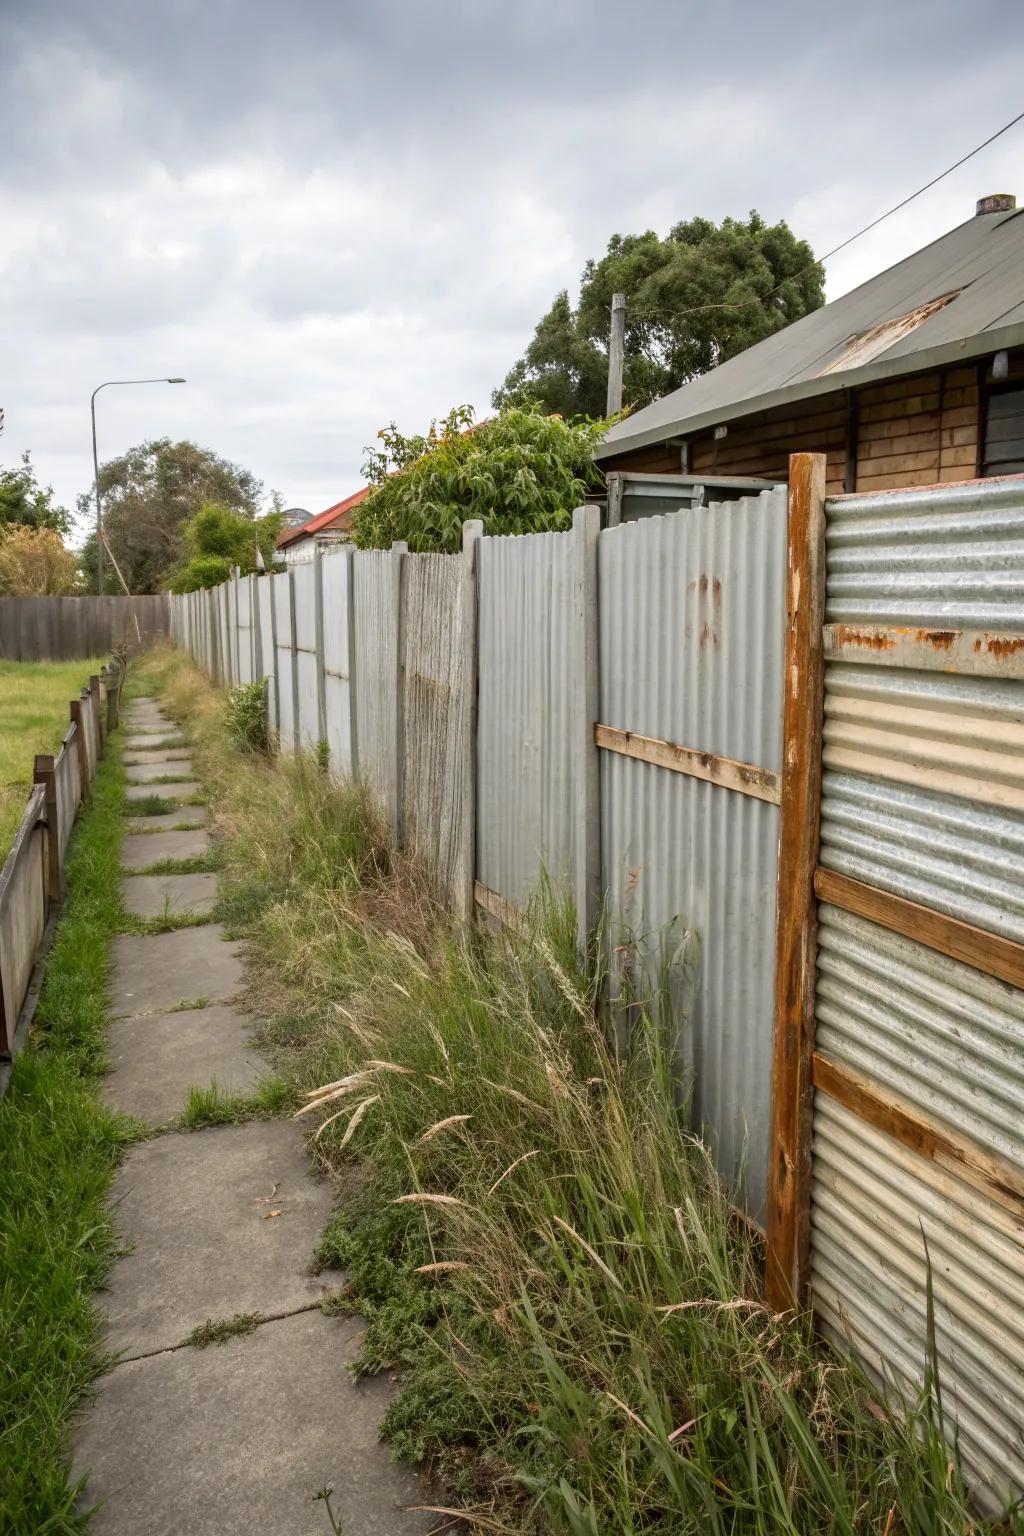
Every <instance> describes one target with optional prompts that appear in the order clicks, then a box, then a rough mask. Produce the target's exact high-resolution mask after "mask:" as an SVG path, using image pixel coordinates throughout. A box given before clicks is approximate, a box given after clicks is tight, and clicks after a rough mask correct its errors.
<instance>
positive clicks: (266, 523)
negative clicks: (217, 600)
mask: <svg viewBox="0 0 1024 1536" xmlns="http://www.w3.org/2000/svg"><path fill="white" fill-rule="evenodd" d="M283 526H284V515H283V513H281V512H278V511H274V512H267V513H265V514H264V516H263V517H257V518H255V519H254V518H251V517H248V516H247V515H246V514H245V513H244V512H233V511H232V510H231V508H230V507H224V506H218V505H217V504H216V502H208V503H207V505H206V506H204V507H200V509H199V511H198V512H197V513H196V515H195V517H193V518H190V519H189V521H188V522H187V523H186V524H185V527H184V528H183V530H182V537H183V540H184V544H185V549H186V550H187V552H188V558H187V560H185V561H183V563H182V564H181V565H179V566H178V567H177V568H176V569H175V570H174V571H172V573H171V576H170V580H169V581H168V586H169V587H170V589H171V591H172V592H195V591H196V590H197V588H199V587H218V586H220V584H221V582H222V581H227V579H228V577H229V576H230V575H231V570H232V567H233V566H236V565H237V567H238V569H239V571H240V572H241V574H242V575H243V576H248V575H250V574H251V573H252V572H253V571H255V570H257V569H258V562H257V551H259V557H260V558H261V559H262V561H263V567H264V569H265V570H268V571H269V570H270V568H271V566H272V565H273V563H274V545H275V544H276V542H277V536H278V534H279V533H280V532H281V529H282V527H283Z"/></svg>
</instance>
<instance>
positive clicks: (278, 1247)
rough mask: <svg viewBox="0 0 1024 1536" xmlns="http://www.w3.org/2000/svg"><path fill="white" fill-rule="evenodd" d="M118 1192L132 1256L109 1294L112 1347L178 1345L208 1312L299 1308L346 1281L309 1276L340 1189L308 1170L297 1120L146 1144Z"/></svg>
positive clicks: (135, 1150)
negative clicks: (334, 1197)
mask: <svg viewBox="0 0 1024 1536" xmlns="http://www.w3.org/2000/svg"><path fill="white" fill-rule="evenodd" d="M111 1199H112V1203H113V1207H114V1211H115V1213H116V1214H115V1219H116V1222H117V1228H118V1232H119V1234H120V1236H121V1239H122V1241H123V1243H124V1245H125V1247H126V1248H127V1249H128V1252H127V1253H126V1254H125V1256H124V1257H123V1258H121V1259H120V1261H119V1262H118V1263H117V1264H116V1265H115V1267H114V1271H113V1274H112V1275H111V1279H110V1284H109V1288H108V1290H107V1292H106V1294H105V1295H104V1296H103V1297H102V1298H101V1301H102V1308H103V1314H104V1323H105V1332H106V1340H105V1342H106V1345H107V1347H108V1348H109V1349H112V1350H115V1351H125V1352H127V1353H128V1354H129V1355H141V1354H151V1353H152V1352H153V1351H154V1350H158V1349H169V1348H171V1347H173V1346H174V1345H176V1344H181V1343H182V1342H183V1341H184V1339H185V1337H186V1336H187V1334H189V1333H190V1332H191V1330H192V1329H193V1328H197V1327H198V1326H199V1324H200V1323H204V1322H207V1321H208V1320H209V1319H210V1318H227V1317H233V1316H234V1315H235V1313H236V1312H286V1311H294V1310H295V1309H296V1308H298V1307H303V1306H308V1305H310V1304H311V1303H314V1302H316V1301H317V1300H318V1298H319V1297H320V1296H321V1295H322V1294H323V1291H324V1290H325V1289H326V1288H328V1287H330V1286H334V1285H337V1284H339V1283H340V1280H341V1276H340V1275H338V1274H337V1273H328V1274H324V1275H312V1274H310V1267H311V1265H312V1261H313V1250H314V1248H315V1246H316V1242H317V1239H318V1237H319V1235H320V1232H321V1230H322V1229H323V1226H324V1223H325V1222H326V1220H327V1217H328V1216H329V1214H330V1211H331V1206H332V1204H333V1189H332V1186H331V1185H330V1184H329V1183H327V1182H326V1181H317V1180H314V1179H312V1178H311V1177H310V1173H309V1162H308V1159H307V1157H306V1152H305V1147H304V1144H303V1136H302V1131H301V1130H300V1128H299V1127H298V1126H297V1125H296V1124H295V1123H294V1121H291V1120H256V1121H251V1122H250V1123H249V1124H247V1125H231V1126H221V1127H218V1128H216V1129H211V1130H204V1131H196V1132H191V1133H190V1132H188V1131H180V1132H174V1133H171V1134H169V1135H166V1136H160V1137H157V1138H156V1139H155V1140H153V1141H147V1142H141V1143H139V1144H138V1145H136V1146H134V1147H131V1148H130V1149H129V1151H128V1153H127V1155H126V1157H125V1160H124V1162H123V1163H122V1165H121V1167H120V1168H119V1169H118V1172H117V1174H116V1176H115V1179H114V1186H113V1190H112V1195H111Z"/></svg>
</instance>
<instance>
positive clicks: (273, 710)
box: [256, 576, 277, 730]
mask: <svg viewBox="0 0 1024 1536" xmlns="http://www.w3.org/2000/svg"><path fill="white" fill-rule="evenodd" d="M273 579H274V578H273V577H272V576H261V577H260V578H259V580H258V581H257V582H256V610H257V615H258V626H257V630H258V634H259V642H260V654H259V672H258V675H259V677H261V678H266V680H267V720H268V721H269V723H270V728H271V730H276V728H277V677H276V671H277V666H276V661H277V658H276V656H275V653H274V618H273V614H272V613H271V608H270V593H271V582H272V581H273Z"/></svg>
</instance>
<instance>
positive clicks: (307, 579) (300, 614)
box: [291, 561, 320, 748]
mask: <svg viewBox="0 0 1024 1536" xmlns="http://www.w3.org/2000/svg"><path fill="white" fill-rule="evenodd" d="M291 577H292V580H293V581H294V583H295V649H296V651H297V653H298V668H297V672H298V681H299V695H298V700H299V744H300V746H302V747H303V748H309V747H315V746H316V745H317V743H318V742H319V740H320V690H319V680H318V678H317V671H316V581H317V571H316V569H315V567H314V565H313V562H312V561H309V562H308V563H307V564H305V565H294V566H292V567H291Z"/></svg>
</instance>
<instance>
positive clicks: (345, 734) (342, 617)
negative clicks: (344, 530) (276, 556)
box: [320, 550, 352, 773]
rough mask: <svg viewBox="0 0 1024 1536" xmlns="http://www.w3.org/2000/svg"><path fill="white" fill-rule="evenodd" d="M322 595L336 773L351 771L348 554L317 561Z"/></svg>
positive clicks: (326, 702) (328, 714)
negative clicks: (321, 582)
mask: <svg viewBox="0 0 1024 1536" xmlns="http://www.w3.org/2000/svg"><path fill="white" fill-rule="evenodd" d="M320 569H321V579H322V581H323V599H324V708H325V714H326V719H325V730H326V737H327V745H328V747H329V748H330V752H331V764H332V766H333V767H334V769H335V771H336V772H338V773H351V771H352V721H351V717H350V714H349V707H350V706H349V700H350V684H349V654H348V605H349V590H348V572H349V564H348V555H347V553H346V552H345V551H344V550H337V551H334V552H331V553H325V554H324V556H323V562H322V565H321V568H320Z"/></svg>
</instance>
